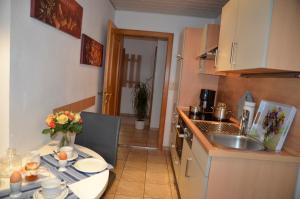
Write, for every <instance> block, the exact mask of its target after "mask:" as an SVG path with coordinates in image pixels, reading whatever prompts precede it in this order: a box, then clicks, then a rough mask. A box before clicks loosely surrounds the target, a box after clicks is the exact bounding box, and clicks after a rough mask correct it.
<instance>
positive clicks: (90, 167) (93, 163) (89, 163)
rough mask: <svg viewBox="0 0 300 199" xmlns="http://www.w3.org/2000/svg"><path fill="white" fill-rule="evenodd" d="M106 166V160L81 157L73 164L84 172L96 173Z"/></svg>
mask: <svg viewBox="0 0 300 199" xmlns="http://www.w3.org/2000/svg"><path fill="white" fill-rule="evenodd" d="M107 166H108V164H107V162H105V161H103V160H100V159H96V158H86V159H81V160H78V161H77V162H75V164H74V168H75V169H77V170H78V171H81V172H84V173H97V172H100V171H103V170H105V169H106V168H107Z"/></svg>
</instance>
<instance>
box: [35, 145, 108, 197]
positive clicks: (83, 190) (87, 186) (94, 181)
mask: <svg viewBox="0 0 300 199" xmlns="http://www.w3.org/2000/svg"><path fill="white" fill-rule="evenodd" d="M55 144H56V142H55V141H52V142H50V143H49V144H47V145H45V146H43V147H41V148H40V149H39V150H38V151H39V152H40V154H41V156H44V155H48V154H51V153H53V151H54V150H56V149H57V146H56V145H55ZM75 147H76V149H77V150H80V151H82V152H84V153H86V154H88V155H90V156H92V157H94V158H97V159H101V160H104V159H103V158H102V157H101V156H100V155H99V154H98V153H96V152H94V151H92V150H91V149H88V148H86V147H83V146H79V145H75ZM108 177H109V170H105V171H103V172H101V173H98V174H95V175H93V176H91V177H88V178H85V179H83V180H81V181H78V182H75V183H73V184H71V185H69V188H70V189H71V191H72V192H73V193H74V194H75V195H76V196H77V197H78V198H80V199H92V198H100V197H101V196H102V194H103V193H104V191H105V189H106V187H107V183H108Z"/></svg>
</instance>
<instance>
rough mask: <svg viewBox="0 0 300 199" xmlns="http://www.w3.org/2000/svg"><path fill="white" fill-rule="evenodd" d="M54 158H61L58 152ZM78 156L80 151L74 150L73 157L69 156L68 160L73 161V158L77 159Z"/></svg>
mask: <svg viewBox="0 0 300 199" xmlns="http://www.w3.org/2000/svg"><path fill="white" fill-rule="evenodd" d="M54 158H55V159H56V160H59V158H58V156H57V155H56V154H54ZM77 158H78V153H77V151H74V152H73V157H71V158H68V159H67V160H68V161H72V160H75V159H77Z"/></svg>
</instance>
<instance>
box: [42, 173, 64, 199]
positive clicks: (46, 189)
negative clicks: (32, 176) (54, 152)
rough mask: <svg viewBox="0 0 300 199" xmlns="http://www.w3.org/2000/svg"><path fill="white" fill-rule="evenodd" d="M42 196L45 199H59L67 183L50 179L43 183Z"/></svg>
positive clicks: (54, 178)
mask: <svg viewBox="0 0 300 199" xmlns="http://www.w3.org/2000/svg"><path fill="white" fill-rule="evenodd" d="M41 186H42V192H41V194H42V196H43V197H44V198H57V197H58V196H60V194H61V193H62V192H63V191H64V190H65V189H66V187H67V184H66V182H61V181H60V180H59V179H58V178H56V177H53V178H48V179H46V180H44V181H43V182H42V183H41Z"/></svg>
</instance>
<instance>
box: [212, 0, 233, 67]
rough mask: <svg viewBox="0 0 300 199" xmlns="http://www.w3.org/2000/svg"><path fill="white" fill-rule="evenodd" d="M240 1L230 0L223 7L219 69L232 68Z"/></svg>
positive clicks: (218, 56) (218, 57)
mask: <svg viewBox="0 0 300 199" xmlns="http://www.w3.org/2000/svg"><path fill="white" fill-rule="evenodd" d="M237 15H238V1H237V0H230V1H229V2H228V3H227V4H226V5H225V6H224V7H223V9H222V15H221V27H220V37H219V47H218V55H217V60H216V62H217V63H216V65H217V70H218V71H227V70H231V63H232V50H233V45H234V37H235V32H236V20H237Z"/></svg>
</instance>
